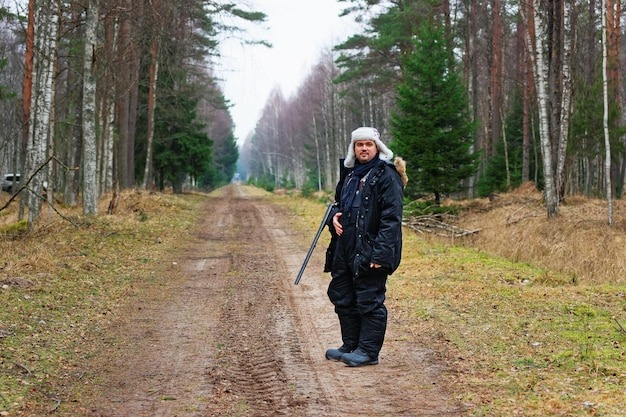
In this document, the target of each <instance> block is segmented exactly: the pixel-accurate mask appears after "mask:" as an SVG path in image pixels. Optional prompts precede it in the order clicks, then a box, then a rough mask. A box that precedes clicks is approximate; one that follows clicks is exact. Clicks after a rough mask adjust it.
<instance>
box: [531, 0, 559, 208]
mask: <svg viewBox="0 0 626 417" xmlns="http://www.w3.org/2000/svg"><path fill="white" fill-rule="evenodd" d="M533 5H534V23H535V82H536V84H537V100H538V103H539V133H540V141H541V155H542V160H543V175H544V182H545V185H544V187H545V189H544V194H545V199H546V208H547V211H548V217H549V218H551V217H554V216H555V215H556V214H557V208H558V198H557V196H556V190H555V186H554V174H553V169H552V147H551V145H552V143H551V142H552V141H551V138H550V124H549V120H550V114H549V112H548V71H549V69H548V63H547V61H546V56H545V54H546V52H545V43H546V41H547V39H546V37H547V28H546V19H545V16H544V15H543V13H544V11H543V10H542V8H541V0H533Z"/></svg>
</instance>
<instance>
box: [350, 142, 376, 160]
mask: <svg viewBox="0 0 626 417" xmlns="http://www.w3.org/2000/svg"><path fill="white" fill-rule="evenodd" d="M354 153H355V155H356V158H357V159H358V160H359V163H361V164H364V163H366V162H369V161H371V160H372V158H374V156H376V154H377V153H378V148H377V147H376V142H374V141H373V140H370V139H364V140H357V141H356V142H354Z"/></svg>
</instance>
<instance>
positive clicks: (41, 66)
mask: <svg viewBox="0 0 626 417" xmlns="http://www.w3.org/2000/svg"><path fill="white" fill-rule="evenodd" d="M34 13H35V15H34V19H33V22H34V23H35V28H34V29H35V31H34V45H35V48H34V60H33V95H32V99H31V100H32V101H31V109H30V110H31V111H30V121H29V129H28V143H27V145H26V154H27V155H28V159H27V172H28V175H27V176H26V178H27V179H30V184H29V187H28V198H27V201H28V202H27V205H28V210H29V211H28V225H29V227H31V228H32V227H33V225H34V223H35V222H36V220H37V218H38V217H39V214H40V212H41V201H42V197H41V194H42V193H41V191H42V189H43V182H44V173H45V171H44V170H43V168H44V167H43V164H44V162H45V160H46V157H47V149H48V143H49V140H50V136H51V134H52V131H51V125H52V122H53V120H52V117H51V114H52V110H53V105H54V64H55V61H56V49H57V25H58V3H57V2H56V1H52V2H50V1H47V0H40V1H39V2H37V3H36V7H35V9H34Z"/></svg>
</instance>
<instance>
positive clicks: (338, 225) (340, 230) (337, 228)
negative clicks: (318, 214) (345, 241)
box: [333, 213, 343, 236]
mask: <svg viewBox="0 0 626 417" xmlns="http://www.w3.org/2000/svg"><path fill="white" fill-rule="evenodd" d="M341 214H342V213H337V214H335V215H334V216H333V227H334V228H335V232H336V233H337V236H341V234H342V233H343V227H341V223H340V222H339V218H340V217H341Z"/></svg>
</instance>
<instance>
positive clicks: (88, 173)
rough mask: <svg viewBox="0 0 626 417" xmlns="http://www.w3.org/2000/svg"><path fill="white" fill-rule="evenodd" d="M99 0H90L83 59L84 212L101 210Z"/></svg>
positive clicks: (90, 212)
mask: <svg viewBox="0 0 626 417" xmlns="http://www.w3.org/2000/svg"><path fill="white" fill-rule="evenodd" d="M97 3H98V2H97V0H89V3H88V5H87V19H86V22H85V51H84V56H83V59H84V62H83V118H82V120H83V214H85V215H96V214H98V176H97V169H96V168H97V161H98V160H97V151H96V150H97V145H96V79H95V75H94V70H95V68H94V66H95V65H96V49H97V48H96V30H97V26H98V4H97Z"/></svg>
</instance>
